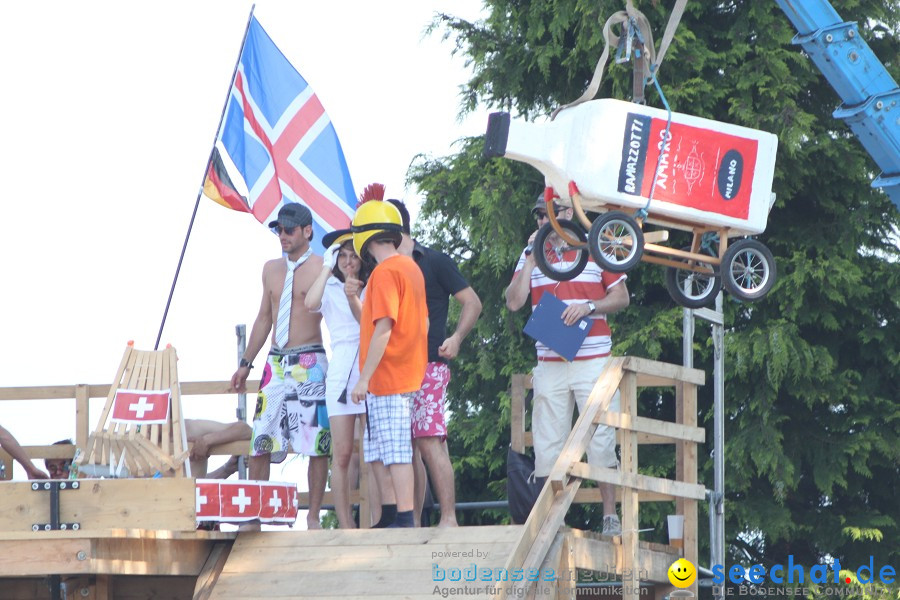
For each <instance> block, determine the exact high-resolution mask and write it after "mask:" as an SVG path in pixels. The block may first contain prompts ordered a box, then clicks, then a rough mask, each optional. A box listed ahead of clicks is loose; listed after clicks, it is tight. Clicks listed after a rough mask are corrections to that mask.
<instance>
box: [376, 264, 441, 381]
mask: <svg viewBox="0 0 900 600" xmlns="http://www.w3.org/2000/svg"><path fill="white" fill-rule="evenodd" d="M385 317H387V318H390V319H391V320H392V321H393V322H394V326H393V328H392V329H391V338H390V340H389V341H388V344H387V348H385V351H384V356H383V357H382V358H381V362H379V363H378V367H377V368H376V369H375V373H374V374H373V375H372V379H371V380H370V381H369V392H371V393H372V394H375V395H376V396H388V395H391V394H405V393H407V392H415V391H416V390H418V389H419V388H421V387H422V379H424V378H425V366H426V364H427V363H428V307H427V306H426V305H425V278H424V277H423V276H422V270H421V269H419V267H418V265H416V263H415V261H413V259H411V258H409V257H408V256H403V255H401V254H398V255H395V256H391V257H390V258H388V259H386V260H384V261H382V262H381V263H380V264H379V265H378V266H377V267H375V269H374V270H373V271H372V274H371V275H370V276H369V282H368V284H367V285H366V297H365V300H364V301H363V307H362V318H361V319H360V327H359V344H360V345H359V368H360V370H362V368H363V365H365V364H366V356H367V355H368V354H369V343H370V342H371V341H372V334H373V333H374V332H375V321H377V320H378V319H383V318H385Z"/></svg>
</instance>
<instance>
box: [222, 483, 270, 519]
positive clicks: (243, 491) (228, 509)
mask: <svg viewBox="0 0 900 600" xmlns="http://www.w3.org/2000/svg"><path fill="white" fill-rule="evenodd" d="M220 488H221V490H222V491H221V497H222V500H221V501H222V518H223V520H229V521H248V520H251V519H258V518H259V509H260V485H259V483H257V482H254V483H225V482H223V483H221V484H220Z"/></svg>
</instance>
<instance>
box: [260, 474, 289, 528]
mask: <svg viewBox="0 0 900 600" xmlns="http://www.w3.org/2000/svg"><path fill="white" fill-rule="evenodd" d="M261 499H262V502H261V505H260V508H259V518H260V520H261V521H277V520H280V517H284V513H285V511H287V503H288V499H287V494H286V493H285V490H284V486H283V485H276V484H271V483H269V484H267V483H264V484H262V495H261Z"/></svg>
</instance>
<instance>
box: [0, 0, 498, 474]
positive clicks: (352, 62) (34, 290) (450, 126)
mask: <svg viewBox="0 0 900 600" xmlns="http://www.w3.org/2000/svg"><path fill="white" fill-rule="evenodd" d="M250 7H251V3H250V2H248V1H237V0H215V1H212V0H192V1H191V2H183V1H179V2H174V1H158V2H121V1H120V0H119V1H99V0H85V1H84V2H77V3H73V2H67V1H58V2H57V1H54V2H50V1H46V0H34V1H30V2H16V3H4V4H3V5H2V7H0V55H2V57H3V59H2V60H3V67H4V68H3V72H4V79H5V81H4V86H3V88H4V93H3V94H0V114H2V115H3V117H2V118H3V142H4V143H3V144H0V169H2V175H3V176H2V181H3V194H4V196H5V202H4V211H3V215H2V217H0V251H2V252H0V275H2V281H3V294H2V297H0V309H2V313H0V314H2V315H3V325H4V327H3V329H4V333H5V336H4V338H5V339H4V340H3V343H2V344H0V365H2V366H0V387H12V386H42V385H72V384H76V383H89V384H98V383H109V382H110V381H111V380H112V378H113V377H114V375H115V371H116V368H117V366H118V364H119V360H120V359H121V356H122V352H123V351H124V349H125V346H126V343H127V342H128V341H129V340H134V342H135V346H136V347H137V348H139V349H152V348H153V345H154V343H155V341H156V337H157V332H158V330H159V327H160V322H161V320H162V316H163V310H164V308H165V303H166V298H167V296H168V294H169V289H170V287H171V284H172V280H173V277H174V274H175V269H176V266H177V263H178V257H179V254H180V253H181V250H182V245H183V243H184V238H185V234H186V232H187V228H188V224H189V221H190V218H191V213H192V211H193V209H194V205H195V201H196V198H197V193H198V189H199V188H200V186H201V185H202V183H203V177H204V174H205V170H206V162H207V158H208V156H209V152H210V149H211V147H212V145H213V143H214V140H215V134H216V131H217V127H218V123H219V117H220V114H221V111H222V106H223V104H224V101H225V98H226V94H227V92H228V86H229V82H230V78H231V75H232V71H233V69H234V64H235V61H236V60H237V57H238V51H239V48H240V42H241V38H242V35H243V32H244V28H245V26H246V23H247V18H248V16H249V14H250ZM436 11H442V12H448V13H451V14H454V15H456V16H461V17H464V18H467V19H477V18H478V17H479V16H480V14H481V3H480V0H454V1H449V0H400V1H392V2H362V1H359V2H351V1H343V0H331V1H329V2H307V1H305V0H304V1H300V0H294V1H282V0H259V1H258V2H257V4H256V9H255V13H254V14H255V16H256V18H257V19H258V20H259V21H260V23H261V24H262V26H263V27H264V28H265V29H266V31H267V32H268V33H269V35H270V37H271V38H272V39H273V41H274V42H275V44H277V45H278V46H279V48H280V49H281V50H282V52H283V53H284V54H285V56H286V57H287V58H288V59H289V60H290V61H291V62H292V63H293V64H294V66H295V67H296V68H297V70H298V71H299V72H300V74H301V75H303V77H304V78H305V79H306V80H307V81H308V82H309V84H310V85H311V86H312V87H313V89H314V90H315V92H316V94H317V95H318V97H319V99H320V101H321V102H322V104H323V106H324V107H325V110H326V111H327V113H328V115H329V116H330V118H331V121H332V122H333V123H334V126H335V129H336V131H337V134H338V136H339V138H340V141H341V144H342V146H343V150H344V154H345V157H346V159H347V163H348V166H349V169H350V175H351V177H352V180H353V184H354V188H355V189H356V190H357V193H358V192H359V191H360V190H361V189H362V188H363V187H365V185H367V184H368V183H371V182H381V183H384V184H385V185H386V188H387V195H388V197H399V198H404V199H405V200H406V201H407V203H408V204H409V205H410V206H411V208H413V209H414V210H413V212H414V213H415V207H416V206H417V204H418V203H419V202H420V199H419V197H418V196H417V193H416V190H414V189H406V188H405V187H404V180H405V175H406V172H407V168H408V166H409V164H410V162H411V161H412V160H413V157H414V156H415V155H417V154H419V153H423V154H426V155H431V156H446V155H449V154H451V153H453V152H454V142H455V141H457V140H459V139H460V138H463V137H465V136H471V135H479V134H481V133H483V132H484V129H485V127H486V124H487V111H485V112H484V113H483V114H480V113H475V114H472V115H470V116H468V117H467V118H465V119H463V120H460V119H458V113H459V103H460V96H459V94H460V86H461V84H463V83H464V82H465V81H466V80H467V79H468V76H469V71H468V69H467V68H466V66H465V65H464V62H463V59H462V58H461V57H452V56H451V50H452V48H453V46H452V43H451V42H449V41H442V40H441V37H440V35H439V34H432V35H431V36H428V37H424V29H425V28H426V26H427V25H428V24H429V23H430V21H431V19H432V16H433V15H434V14H435V12H436ZM314 248H315V249H316V250H318V249H319V248H318V246H315V247H314ZM279 255H280V247H279V245H278V239H277V237H275V236H274V235H272V234H271V233H270V232H269V231H268V229H266V228H265V227H263V226H262V225H260V224H259V223H258V222H257V221H256V220H255V219H254V218H253V217H252V216H250V215H247V214H243V213H238V212H234V211H229V210H227V209H225V208H223V207H221V206H219V205H217V204H215V203H214V202H212V201H211V200H209V199H207V198H205V197H204V198H202V199H201V200H200V204H199V210H198V212H197V216H196V220H195V222H194V226H193V231H192V233H191V237H190V241H189V243H188V245H187V250H186V254H185V258H184V263H183V266H182V268H181V273H180V275H179V279H178V283H177V286H176V288H175V293H174V297H173V299H172V305H171V308H170V310H169V314H168V318H167V321H166V325H165V329H164V331H163V336H162V340H161V344H160V347H161V348H162V347H165V345H166V344H172V345H173V346H174V347H175V348H176V349H177V351H178V356H179V363H178V369H179V377H180V379H181V381H182V382H185V381H209V380H227V379H229V378H230V377H231V374H232V373H233V372H234V370H235V367H236V361H237V346H236V337H235V325H237V324H246V325H247V330H248V333H249V329H250V327H251V326H252V323H253V319H254V318H255V316H256V313H257V310H258V308H259V304H260V298H261V293H262V287H261V271H262V265H263V263H264V262H265V261H266V260H268V259H271V258H274V257H277V256H279ZM264 352H265V350H263V352H261V353H260V355H261V358H260V359H257V361H256V363H257V364H258V365H259V364H262V362H263V360H262V354H263V353H264ZM48 354H49V355H48ZM259 376H260V370H256V371H254V372H253V373H252V375H251V377H253V378H258V377H259ZM253 401H254V400H253V398H252V397H251V398H249V399H248V404H249V405H250V406H251V408H252V405H253ZM183 403H184V413H185V415H186V416H187V417H189V418H191V417H194V418H212V419H217V420H222V421H229V420H232V419H233V418H234V414H235V413H234V411H235V407H236V396H233V395H232V396H222V397H206V398H197V397H193V398H192V397H187V398H185V399H184V401H183ZM102 406H103V399H97V400H94V401H92V405H91V411H92V413H91V424H90V427H91V429H93V428H94V426H95V422H94V421H95V420H96V419H97V418H99V412H100V410H101V409H102ZM0 423H2V424H3V425H4V426H5V427H6V428H7V429H9V430H10V431H11V432H12V433H13V434H14V435H15V436H16V437H17V438H18V440H19V441H20V442H21V443H22V444H24V445H42V444H49V443H52V442H54V441H56V440H58V439H62V438H67V437H74V434H75V425H74V401H46V402H40V403H35V402H0ZM294 466H296V465H294ZM16 477H17V478H21V477H24V471H22V469H21V467H18V466H17V467H16ZM282 477H283V480H287V481H290V480H293V479H294V478H295V477H296V475H292V474H291V471H290V470H285V471H283V472H281V471H279V469H278V468H273V471H272V479H279V478H282ZM304 479H305V478H304ZM304 483H305V482H304Z"/></svg>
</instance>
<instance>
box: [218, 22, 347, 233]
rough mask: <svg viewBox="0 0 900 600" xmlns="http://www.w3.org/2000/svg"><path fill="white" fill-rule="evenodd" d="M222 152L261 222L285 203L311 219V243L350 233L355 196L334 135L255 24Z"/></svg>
mask: <svg viewBox="0 0 900 600" xmlns="http://www.w3.org/2000/svg"><path fill="white" fill-rule="evenodd" d="M217 145H218V146H220V147H221V148H222V150H223V154H225V155H227V157H228V159H229V161H230V162H231V163H232V164H233V165H234V168H235V169H236V170H237V171H238V172H239V173H240V175H241V177H242V178H243V180H244V183H245V185H246V187H247V191H248V194H247V201H248V204H249V206H250V211H251V212H252V213H253V215H254V216H255V217H256V218H257V220H258V221H259V222H260V223H268V222H269V221H273V220H275V218H276V217H277V216H278V209H279V208H281V206H282V205H284V204H285V203H287V202H301V203H303V204H305V205H306V206H308V207H309V209H310V210H311V211H312V214H313V231H314V232H315V234H314V239H317V240H319V241H321V240H322V237H323V236H324V235H325V233H327V232H329V231H334V230H335V229H344V228H347V227H349V226H350V220H351V219H352V218H353V213H354V212H355V210H356V194H355V193H354V192H353V182H352V181H351V180H350V172H349V171H348V169H347V161H346V160H345V159H344V152H343V150H342V149H341V144H340V141H338V137H337V133H336V132H335V130H334V126H333V125H332V124H331V120H330V119H329V118H328V115H327V114H326V113H325V109H324V108H323V107H322V104H321V103H320V102H319V99H318V98H317V97H316V95H315V93H314V92H313V90H312V88H311V87H310V86H309V84H308V83H306V80H305V79H303V77H302V76H301V75H300V73H298V72H297V70H296V69H295V68H294V66H293V65H291V63H290V62H289V61H288V60H287V59H286V58H285V57H284V55H283V54H282V53H281V51H280V50H279V49H278V47H277V46H276V45H275V44H274V43H273V42H272V40H271V38H269V35H268V34H267V33H266V32H265V30H264V29H263V28H262V26H261V25H260V24H259V22H258V21H257V20H256V17H253V18H251V19H250V25H249V27H248V30H247V38H246V40H245V42H244V48H243V50H242V51H241V58H240V61H239V63H238V70H237V74H236V75H235V79H234V84H233V85H232V88H231V91H230V94H229V98H228V102H227V106H226V113H225V120H224V121H223V123H222V128H221V130H220V131H219V135H218V139H217Z"/></svg>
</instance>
